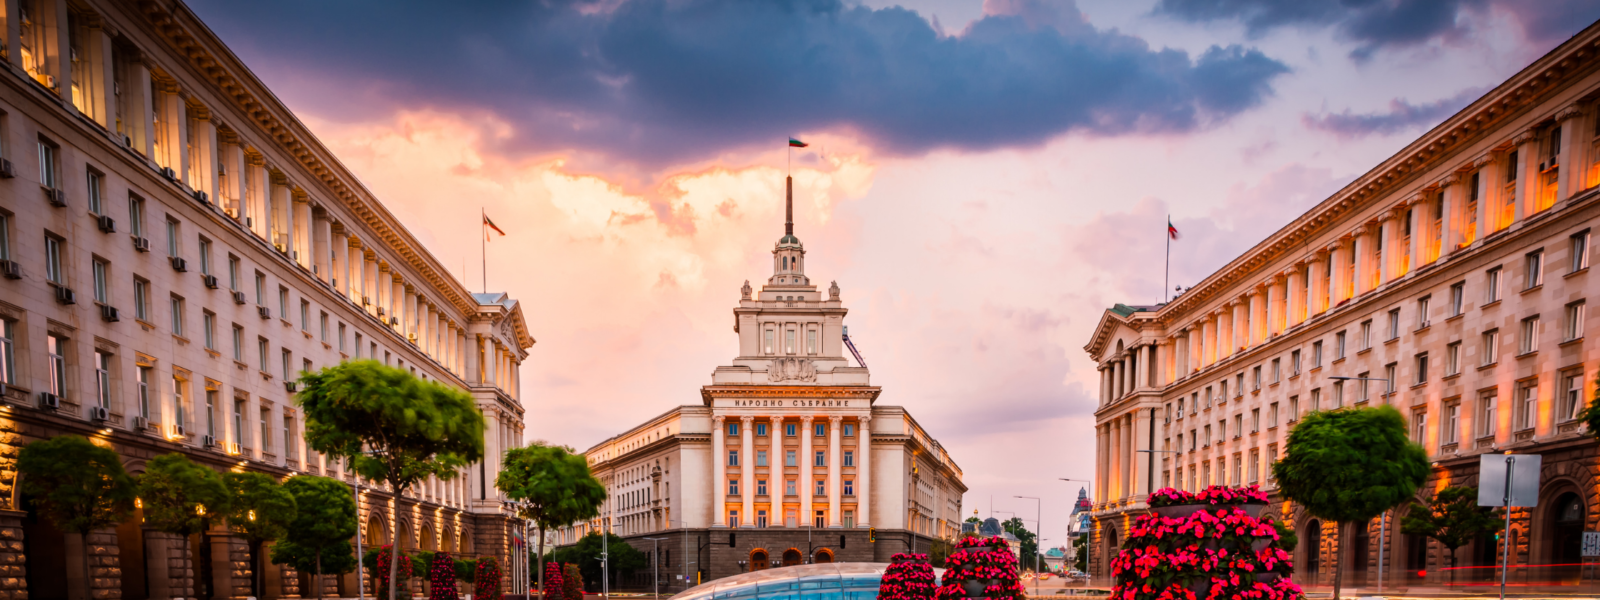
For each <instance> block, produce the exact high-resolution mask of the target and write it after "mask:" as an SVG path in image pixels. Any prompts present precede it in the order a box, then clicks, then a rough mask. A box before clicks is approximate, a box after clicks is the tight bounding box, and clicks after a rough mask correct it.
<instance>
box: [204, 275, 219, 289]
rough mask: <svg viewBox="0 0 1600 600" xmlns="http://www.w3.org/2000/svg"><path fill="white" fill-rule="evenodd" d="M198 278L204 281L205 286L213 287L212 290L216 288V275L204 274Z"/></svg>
mask: <svg viewBox="0 0 1600 600" xmlns="http://www.w3.org/2000/svg"><path fill="white" fill-rule="evenodd" d="M200 279H201V280H203V281H205V282H206V287H207V288H209V289H213V290H214V289H217V276H216V275H206V276H204V277H201V278H200Z"/></svg>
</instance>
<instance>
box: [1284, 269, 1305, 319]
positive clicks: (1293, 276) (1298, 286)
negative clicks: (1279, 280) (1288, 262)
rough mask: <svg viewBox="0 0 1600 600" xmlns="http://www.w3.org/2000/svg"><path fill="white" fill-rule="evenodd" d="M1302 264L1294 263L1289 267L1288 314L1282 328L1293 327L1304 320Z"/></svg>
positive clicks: (1303, 276)
mask: <svg viewBox="0 0 1600 600" xmlns="http://www.w3.org/2000/svg"><path fill="white" fill-rule="evenodd" d="M1303 268H1304V265H1299V264H1297V265H1295V266H1293V267H1290V268H1289V274H1288V276H1287V283H1286V284H1285V285H1287V286H1289V307H1288V310H1289V316H1288V318H1286V319H1284V329H1288V328H1290V327H1294V326H1296V325H1299V324H1300V323H1302V322H1304V321H1305V320H1306V281H1305V275H1304V271H1303V270H1302V269H1303Z"/></svg>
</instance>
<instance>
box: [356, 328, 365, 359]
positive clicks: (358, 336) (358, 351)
mask: <svg viewBox="0 0 1600 600" xmlns="http://www.w3.org/2000/svg"><path fill="white" fill-rule="evenodd" d="M364 337H365V336H363V335H361V334H360V333H356V358H361V344H362V343H364V339H363V338H364Z"/></svg>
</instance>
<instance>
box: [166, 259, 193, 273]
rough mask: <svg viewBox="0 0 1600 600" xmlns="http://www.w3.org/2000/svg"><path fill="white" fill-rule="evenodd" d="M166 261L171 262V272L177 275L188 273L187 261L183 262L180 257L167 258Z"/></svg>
mask: <svg viewBox="0 0 1600 600" xmlns="http://www.w3.org/2000/svg"><path fill="white" fill-rule="evenodd" d="M168 260H171V261H172V270H174V271H177V272H179V273H187V272H189V261H186V260H184V259H183V257H182V256H172V257H168Z"/></svg>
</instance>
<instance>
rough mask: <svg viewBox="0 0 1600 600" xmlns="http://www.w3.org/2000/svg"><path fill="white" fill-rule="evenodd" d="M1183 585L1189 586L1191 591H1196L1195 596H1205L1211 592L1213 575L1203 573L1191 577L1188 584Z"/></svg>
mask: <svg viewBox="0 0 1600 600" xmlns="http://www.w3.org/2000/svg"><path fill="white" fill-rule="evenodd" d="M1183 587H1186V588H1189V591H1191V592H1194V595H1195V597H1197V598H1204V597H1206V596H1209V595H1210V594H1211V576H1210V575H1202V576H1200V577H1196V578H1194V579H1190V580H1189V583H1188V585H1185V586H1183Z"/></svg>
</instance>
